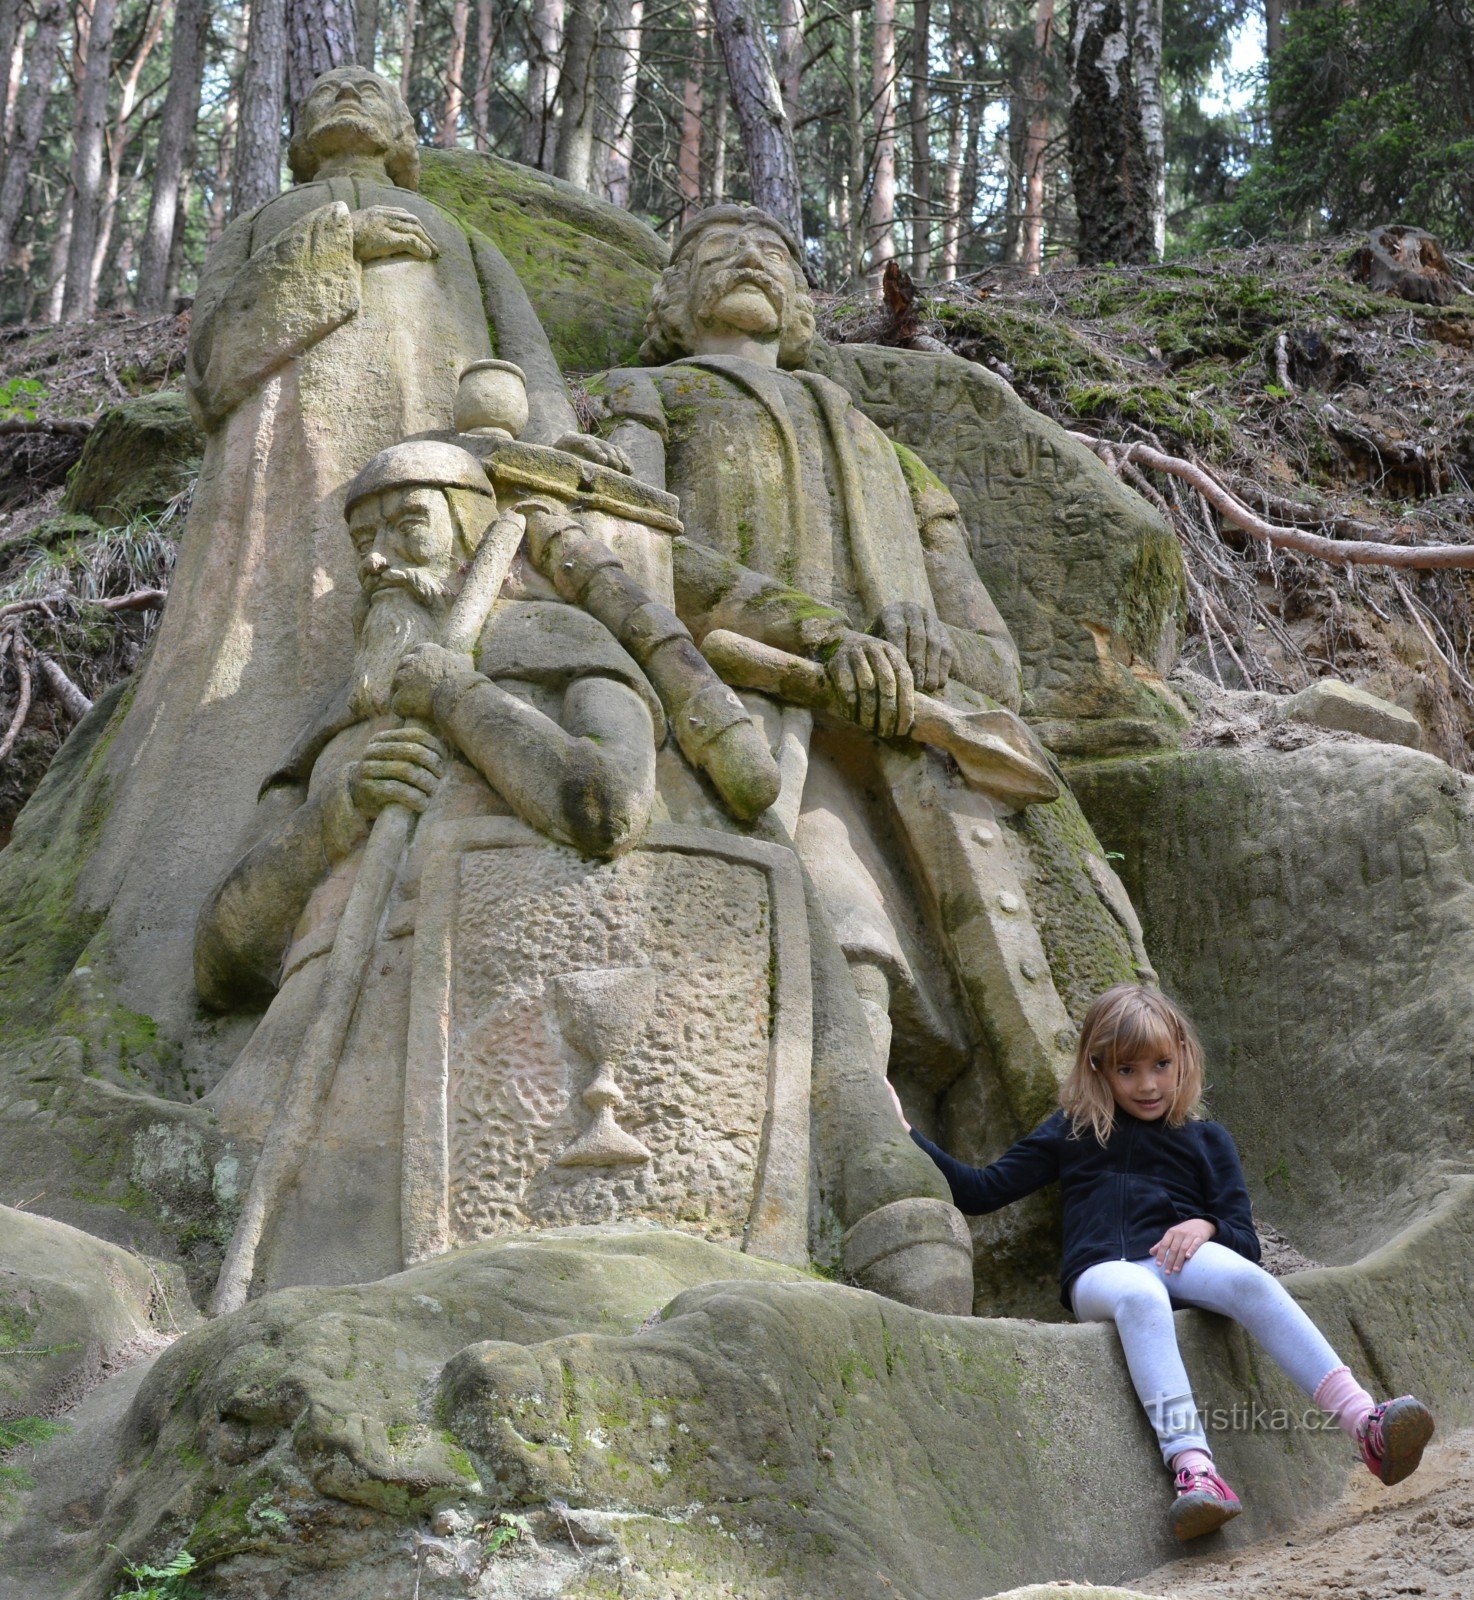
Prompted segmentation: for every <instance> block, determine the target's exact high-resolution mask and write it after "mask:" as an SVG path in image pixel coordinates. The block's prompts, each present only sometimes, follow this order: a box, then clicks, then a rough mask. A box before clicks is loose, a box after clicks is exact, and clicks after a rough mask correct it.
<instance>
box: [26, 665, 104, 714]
mask: <svg viewBox="0 0 1474 1600" xmlns="http://www.w3.org/2000/svg"><path fill="white" fill-rule="evenodd" d="M36 666H37V668H38V670H39V671H40V673H41V676H42V677H43V678H44V679H45V680H46V687H47V688H48V689H49V690H50V691H51V693H52V694H53V695H55V696H56V699H57V701H58V702H59V703H60V705H61V708H62V710H63V711H65V712H66V714H67V715H68V716H69V717H70V718H71V719H72V721H73V722H80V721H81V719H82V718H83V717H85V716H86V715H87V713H88V712H89V711H90V710H91V709H92V702H91V701H90V700H89V699H88V698H87V696H86V695H85V694H83V692H82V691H81V690H80V689H79V688H78V687H77V685H76V684H75V683H73V682H72V680H71V679H70V678H69V677H68V676H67V675H66V672H65V671H64V670H63V668H62V666H61V663H60V662H58V661H54V660H53V659H52V658H51V657H50V656H48V655H47V654H46V653H45V652H44V651H41V650H38V651H37V652H36Z"/></svg>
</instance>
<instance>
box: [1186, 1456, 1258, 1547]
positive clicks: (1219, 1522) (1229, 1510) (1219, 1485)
mask: <svg viewBox="0 0 1474 1600" xmlns="http://www.w3.org/2000/svg"><path fill="white" fill-rule="evenodd" d="M1173 1482H1174V1483H1175V1484H1176V1486H1177V1499H1176V1500H1175V1501H1174V1502H1173V1504H1172V1509H1171V1511H1170V1512H1168V1518H1169V1520H1170V1521H1171V1523H1172V1531H1173V1533H1175V1534H1176V1535H1177V1537H1178V1538H1179V1539H1199V1538H1201V1537H1202V1536H1203V1534H1205V1533H1212V1532H1214V1531H1215V1529H1218V1528H1221V1527H1222V1526H1223V1524H1224V1523H1225V1522H1227V1521H1228V1520H1229V1519H1230V1518H1231V1517H1236V1516H1238V1514H1239V1512H1241V1511H1242V1510H1243V1509H1244V1508H1243V1506H1242V1505H1241V1504H1240V1503H1239V1497H1238V1496H1237V1495H1236V1494H1235V1493H1234V1492H1233V1490H1232V1489H1230V1488H1229V1486H1228V1485H1227V1484H1226V1483H1225V1482H1224V1481H1223V1479H1222V1478H1220V1477H1219V1476H1218V1474H1217V1473H1216V1472H1193V1471H1191V1470H1190V1469H1189V1468H1187V1467H1184V1468H1183V1469H1182V1470H1181V1471H1180V1472H1179V1473H1178V1474H1177V1476H1176V1478H1174V1479H1173Z"/></svg>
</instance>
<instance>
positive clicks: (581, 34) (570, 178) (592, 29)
mask: <svg viewBox="0 0 1474 1600" xmlns="http://www.w3.org/2000/svg"><path fill="white" fill-rule="evenodd" d="M603 26H604V0H570V4H569V8H568V12H567V21H566V24H565V26H564V29H563V72H562V74H561V76H560V77H559V80H558V99H559V101H560V104H561V109H560V115H559V119H558V145H557V149H556V151H555V152H554V156H553V175H554V176H555V177H558V178H562V179H563V180H564V181H565V182H567V183H571V184H573V185H574V187H575V188H578V189H588V188H589V187H590V186H591V185H592V183H593V175H594V173H593V167H594V113H595V110H596V108H597V105H598V101H597V98H596V96H595V93H594V65H595V63H596V62H597V61H598V59H599V36H600V32H601V30H602V29H603Z"/></svg>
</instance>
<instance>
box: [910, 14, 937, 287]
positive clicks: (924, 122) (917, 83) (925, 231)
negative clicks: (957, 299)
mask: <svg viewBox="0 0 1474 1600" xmlns="http://www.w3.org/2000/svg"><path fill="white" fill-rule="evenodd" d="M913 15H914V18H915V23H914V28H913V31H912V35H911V97H910V120H911V276H912V277H913V278H916V279H918V280H920V279H923V278H927V277H929V276H930V275H931V239H932V204H931V0H915V6H914V11H913Z"/></svg>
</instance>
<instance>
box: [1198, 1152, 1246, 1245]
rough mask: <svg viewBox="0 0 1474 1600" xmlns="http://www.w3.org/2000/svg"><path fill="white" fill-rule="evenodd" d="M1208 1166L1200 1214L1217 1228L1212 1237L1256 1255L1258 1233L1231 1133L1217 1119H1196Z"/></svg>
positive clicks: (1242, 1170)
mask: <svg viewBox="0 0 1474 1600" xmlns="http://www.w3.org/2000/svg"><path fill="white" fill-rule="evenodd" d="M1198 1126H1199V1128H1200V1129H1201V1131H1202V1140H1203V1157H1204V1161H1205V1163H1206V1166H1207V1172H1206V1174H1205V1182H1204V1188H1203V1199H1204V1207H1203V1216H1204V1218H1205V1219H1206V1220H1207V1221H1209V1222H1211V1223H1212V1224H1213V1225H1214V1227H1216V1228H1217V1229H1218V1232H1217V1233H1216V1234H1215V1235H1214V1238H1215V1239H1216V1241H1217V1242H1218V1243H1219V1244H1223V1245H1227V1246H1228V1248H1229V1249H1230V1250H1236V1251H1237V1252H1238V1253H1239V1254H1240V1255H1241V1256H1245V1257H1247V1258H1248V1259H1249V1260H1250V1261H1257V1260H1258V1259H1259V1235H1258V1234H1257V1233H1256V1232H1255V1231H1254V1216H1253V1213H1252V1211H1251V1210H1250V1207H1249V1190H1248V1187H1247V1185H1246V1184H1245V1183H1244V1169H1243V1168H1242V1167H1241V1166H1240V1165H1239V1153H1238V1151H1237V1150H1236V1149H1235V1148H1234V1142H1233V1136H1232V1134H1230V1133H1229V1131H1228V1129H1227V1128H1225V1127H1224V1126H1223V1124H1222V1123H1219V1122H1203V1123H1199V1125H1198Z"/></svg>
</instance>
